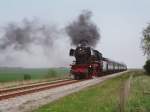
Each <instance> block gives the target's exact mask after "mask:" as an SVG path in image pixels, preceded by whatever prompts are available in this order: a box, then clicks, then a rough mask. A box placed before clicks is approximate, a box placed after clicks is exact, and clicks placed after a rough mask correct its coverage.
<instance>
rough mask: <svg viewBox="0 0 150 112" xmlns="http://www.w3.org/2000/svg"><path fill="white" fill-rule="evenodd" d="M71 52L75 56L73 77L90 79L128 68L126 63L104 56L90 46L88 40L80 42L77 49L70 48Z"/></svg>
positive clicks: (71, 75) (72, 69) (71, 73)
mask: <svg viewBox="0 0 150 112" xmlns="http://www.w3.org/2000/svg"><path fill="white" fill-rule="evenodd" d="M69 54H70V56H74V57H75V61H73V64H71V70H70V77H71V78H73V79H77V80H78V79H90V78H93V77H99V76H103V75H107V74H110V73H116V72H121V71H125V70H127V66H126V65H125V64H123V63H118V62H115V61H112V60H110V59H107V58H104V57H103V56H102V53H100V52H99V51H97V50H95V49H93V48H91V47H90V46H88V44H87V42H86V41H82V42H80V44H79V45H78V46H77V47H76V49H70V53H69Z"/></svg>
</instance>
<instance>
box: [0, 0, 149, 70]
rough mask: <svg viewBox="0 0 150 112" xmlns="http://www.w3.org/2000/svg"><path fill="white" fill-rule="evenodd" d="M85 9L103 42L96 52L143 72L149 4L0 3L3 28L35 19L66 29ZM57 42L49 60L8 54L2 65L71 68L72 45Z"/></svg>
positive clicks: (145, 0) (80, 0)
mask: <svg viewBox="0 0 150 112" xmlns="http://www.w3.org/2000/svg"><path fill="white" fill-rule="evenodd" d="M84 9H88V10H90V11H92V12H93V16H92V21H93V22H94V23H95V24H96V25H97V26H98V27H99V29H100V34H101V40H100V41H99V43H98V45H97V47H96V49H98V50H99V51H100V52H102V54H103V56H104V57H108V58H110V59H113V60H116V61H119V62H124V63H126V64H127V66H128V67H129V68H130V67H132V68H142V66H143V64H144V61H145V59H146V58H145V56H143V53H142V51H141V49H140V39H141V37H142V30H143V28H145V27H146V26H147V24H148V23H150V14H149V11H150V0H53V1H52V0H0V14H1V17H0V27H4V26H5V25H6V24H7V23H9V22H20V21H22V20H23V19H24V18H28V19H33V18H35V17H36V18H38V19H40V21H42V22H43V23H46V24H55V25H57V26H59V27H61V28H63V27H65V26H66V25H67V24H69V23H70V22H72V21H73V20H75V19H76V18H77V16H78V15H79V14H80V13H81V11H82V10H84ZM1 30H2V29H1ZM1 30H0V31H1ZM1 32H2V31H1ZM62 37H64V35H63V36H62ZM60 38H61V35H60ZM57 42H58V43H59V42H61V45H59V46H58V47H57V46H55V48H56V49H57V50H56V51H55V52H54V53H53V54H51V56H50V57H51V58H50V59H47V58H46V57H45V56H43V55H42V54H41V53H40V51H39V50H37V51H35V54H34V55H32V56H31V55H28V54H27V53H24V54H19V53H18V52H17V53H10V52H8V53H5V54H3V53H1V54H0V65H1V66H9V65H10V66H23V67H49V66H69V64H70V63H72V59H73V58H70V57H69V55H68V51H69V48H70V44H69V43H68V42H67V39H66V40H65V39H64V40H63V39H62V40H61V39H60V40H58V41H57ZM34 49H38V48H34ZM53 50H55V49H53ZM58 52H59V53H58ZM52 55H53V56H52ZM58 56H59V58H58V59H55V58H56V57H58ZM14 57H15V58H14ZM55 60H57V61H55Z"/></svg>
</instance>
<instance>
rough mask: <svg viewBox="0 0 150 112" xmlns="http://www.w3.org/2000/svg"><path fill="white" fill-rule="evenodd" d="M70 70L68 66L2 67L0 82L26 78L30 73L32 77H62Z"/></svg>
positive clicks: (0, 69)
mask: <svg viewBox="0 0 150 112" xmlns="http://www.w3.org/2000/svg"><path fill="white" fill-rule="evenodd" d="M68 72H69V70H68V69H67V68H37V69H36V68H35V69H32V68H31V69H25V68H0V82H9V81H20V80H24V75H25V74H28V75H30V76H31V79H44V78H51V77H62V76H63V75H65V74H67V73H68Z"/></svg>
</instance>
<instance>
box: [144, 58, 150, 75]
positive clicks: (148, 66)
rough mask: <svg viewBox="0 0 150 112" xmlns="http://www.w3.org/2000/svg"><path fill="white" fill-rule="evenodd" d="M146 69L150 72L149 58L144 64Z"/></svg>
mask: <svg viewBox="0 0 150 112" xmlns="http://www.w3.org/2000/svg"><path fill="white" fill-rule="evenodd" d="M144 69H145V70H146V72H147V73H149V74H150V60H147V61H146V63H145V65H144Z"/></svg>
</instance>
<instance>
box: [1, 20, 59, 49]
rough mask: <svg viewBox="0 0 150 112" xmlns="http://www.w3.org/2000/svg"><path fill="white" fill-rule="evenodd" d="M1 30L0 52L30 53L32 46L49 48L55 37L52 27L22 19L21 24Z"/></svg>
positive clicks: (54, 30) (55, 32) (14, 24)
mask: <svg viewBox="0 0 150 112" xmlns="http://www.w3.org/2000/svg"><path fill="white" fill-rule="evenodd" d="M3 30H4V32H3V36H2V37H1V38H0V50H6V49H7V48H12V49H14V50H25V51H30V47H31V46H32V45H40V46H41V47H42V48H44V47H51V46H52V45H53V40H54V39H55V38H56V37H57V36H56V35H55V34H57V30H56V28H55V27H54V26H49V25H45V24H40V23H39V21H38V20H36V19H34V20H32V21H29V20H27V19H24V20H23V21H22V22H21V24H17V23H9V24H8V25H7V26H6V27H4V29H3Z"/></svg>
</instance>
